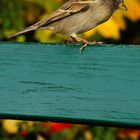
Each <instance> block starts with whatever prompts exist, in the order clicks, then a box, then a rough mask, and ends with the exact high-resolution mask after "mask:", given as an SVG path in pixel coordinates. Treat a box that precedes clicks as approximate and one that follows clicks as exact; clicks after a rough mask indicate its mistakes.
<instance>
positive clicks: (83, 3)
mask: <svg viewBox="0 0 140 140" xmlns="http://www.w3.org/2000/svg"><path fill="white" fill-rule="evenodd" d="M92 3H94V0H70V1H68V2H67V3H65V4H64V5H63V6H62V7H60V8H59V9H58V10H57V11H55V12H54V13H52V14H51V15H50V16H49V17H48V18H46V19H43V20H41V21H39V22H37V23H35V24H33V25H31V26H29V27H27V28H25V29H24V30H23V31H20V32H17V33H15V34H14V35H11V36H9V37H8V38H11V37H14V36H17V35H20V34H23V33H26V32H29V31H33V30H36V29H39V28H40V27H43V26H47V25H49V24H51V23H54V22H55V21H58V20H61V19H63V18H66V17H68V16H71V15H73V14H76V13H79V12H85V11H87V10H88V9H89V8H90V6H91V4H92Z"/></svg>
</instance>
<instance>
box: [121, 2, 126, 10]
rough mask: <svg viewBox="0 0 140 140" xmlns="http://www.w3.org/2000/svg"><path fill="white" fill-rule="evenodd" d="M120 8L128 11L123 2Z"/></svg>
mask: <svg viewBox="0 0 140 140" xmlns="http://www.w3.org/2000/svg"><path fill="white" fill-rule="evenodd" d="M119 8H120V9H122V10H126V11H127V7H126V5H125V4H124V3H123V2H122V3H121V4H120V6H119Z"/></svg>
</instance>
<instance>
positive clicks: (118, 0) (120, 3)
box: [114, 0, 127, 10]
mask: <svg viewBox="0 0 140 140" xmlns="http://www.w3.org/2000/svg"><path fill="white" fill-rule="evenodd" d="M114 8H115V9H122V10H127V7H126V5H125V4H124V0H115V5H114Z"/></svg>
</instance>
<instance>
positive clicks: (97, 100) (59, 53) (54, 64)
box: [0, 42, 140, 128]
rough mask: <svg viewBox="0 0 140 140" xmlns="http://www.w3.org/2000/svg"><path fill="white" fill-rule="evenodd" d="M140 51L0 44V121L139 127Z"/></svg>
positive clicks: (139, 48) (74, 46)
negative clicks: (3, 119)
mask: <svg viewBox="0 0 140 140" xmlns="http://www.w3.org/2000/svg"><path fill="white" fill-rule="evenodd" d="M139 107H140V46H132V45H131V46H125V45H123V46H122V45H120V46H119V45H102V46H94V47H89V48H87V49H86V50H85V51H84V53H83V54H80V53H79V46H78V45H62V44H58V45H55V44H54V45H51V44H35V43H4V42H1V43H0V118H8V119H26V120H40V121H59V122H72V123H85V124H94V125H107V126H120V127H138V128H140V109H139Z"/></svg>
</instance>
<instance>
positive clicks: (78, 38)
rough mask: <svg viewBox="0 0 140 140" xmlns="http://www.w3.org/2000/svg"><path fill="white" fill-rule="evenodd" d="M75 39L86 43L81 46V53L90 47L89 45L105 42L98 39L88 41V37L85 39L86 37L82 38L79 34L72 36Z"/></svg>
mask: <svg viewBox="0 0 140 140" xmlns="http://www.w3.org/2000/svg"><path fill="white" fill-rule="evenodd" d="M71 37H72V38H73V39H74V40H76V41H77V40H78V41H80V42H82V43H84V45H83V46H82V47H81V48H80V53H82V51H83V50H84V49H85V48H86V47H88V46H89V45H95V44H103V42H97V41H88V40H86V39H84V38H81V37H79V36H77V35H73V36H71Z"/></svg>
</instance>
